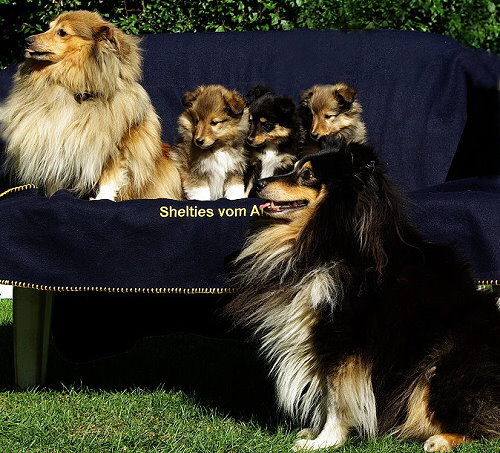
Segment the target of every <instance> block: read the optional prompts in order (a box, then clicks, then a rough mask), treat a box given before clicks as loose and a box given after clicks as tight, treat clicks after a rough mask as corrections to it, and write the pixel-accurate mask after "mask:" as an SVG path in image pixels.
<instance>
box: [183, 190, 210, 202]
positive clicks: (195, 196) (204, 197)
mask: <svg viewBox="0 0 500 453" xmlns="http://www.w3.org/2000/svg"><path fill="white" fill-rule="evenodd" d="M186 198H187V199H188V200H199V201H208V200H210V187H208V186H203V187H193V188H190V189H186Z"/></svg>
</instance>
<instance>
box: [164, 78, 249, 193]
mask: <svg viewBox="0 0 500 453" xmlns="http://www.w3.org/2000/svg"><path fill="white" fill-rule="evenodd" d="M182 104H183V105H184V107H185V110H184V111H183V112H182V114H181V115H180V116H179V138H178V142H177V145H176V147H175V148H174V150H173V152H172V158H173V159H174V161H175V162H176V164H177V168H178V169H179V172H180V174H181V179H182V185H183V187H184V192H185V194H186V197H187V198H188V199H189V200H216V199H217V198H221V197H226V198H229V199H231V200H232V199H237V198H243V197H245V190H244V181H243V178H244V173H245V170H246V166H247V152H246V150H245V147H244V140H245V135H246V131H247V130H248V112H247V111H246V109H245V100H244V99H243V98H242V97H241V96H240V94H239V93H238V92H236V91H231V90H228V89H227V88H225V87H223V86H222V85H207V86H200V87H198V88H196V89H195V90H194V91H192V92H187V93H184V96H183V98H182Z"/></svg>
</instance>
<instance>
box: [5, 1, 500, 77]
mask: <svg viewBox="0 0 500 453" xmlns="http://www.w3.org/2000/svg"><path fill="white" fill-rule="evenodd" d="M72 9H89V10H95V11H99V12H100V13H101V14H102V15H103V16H104V17H105V18H106V19H108V20H110V21H112V22H113V23H115V24H117V25H119V26H120V27H121V28H123V29H124V30H125V31H127V32H128V33H132V34H144V33H160V32H174V33H180V32H202V31H229V30H240V31H241V30H291V29H295V28H318V29H325V28H333V29H339V28H354V29H365V28H386V29H400V30H418V31H425V32H433V33H440V34H444V35H447V36H451V37H452V38H455V39H457V40H458V41H461V42H462V43H464V44H467V45H470V46H473V47H481V48H483V49H486V50H489V51H491V52H494V53H499V52H500V18H499V7H497V6H496V5H495V3H494V1H493V0H262V1H257V0H250V1H240V0H198V1H188V0H167V1H162V0H88V1H85V0H68V1H63V0H0V34H1V38H2V41H1V42H2V46H1V48H0V67H4V66H5V65H7V64H9V63H12V62H14V61H18V60H20V59H21V58H22V57H23V43H24V38H25V37H26V36H28V35H31V34H33V33H38V32H40V31H42V30H44V29H46V27H47V24H48V22H50V20H51V19H52V18H54V17H55V16H56V15H57V14H59V13H61V12H63V11H68V10H72Z"/></svg>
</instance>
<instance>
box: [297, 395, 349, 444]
mask: <svg viewBox="0 0 500 453" xmlns="http://www.w3.org/2000/svg"><path fill="white" fill-rule="evenodd" d="M331 395H332V393H331V392H329V399H330V400H329V401H328V406H327V416H326V421H325V424H324V426H323V429H322V430H321V432H320V433H319V435H318V436H317V437H316V438H315V439H298V440H296V441H295V445H294V447H293V450H294V451H301V450H306V451H307V450H319V449H320V448H327V447H339V446H341V445H342V444H343V443H344V442H345V441H346V439H347V434H348V432H349V427H348V426H346V425H345V424H344V423H342V421H341V419H340V417H339V414H338V410H337V408H336V406H335V403H334V401H333V400H332V399H331ZM299 434H300V433H299Z"/></svg>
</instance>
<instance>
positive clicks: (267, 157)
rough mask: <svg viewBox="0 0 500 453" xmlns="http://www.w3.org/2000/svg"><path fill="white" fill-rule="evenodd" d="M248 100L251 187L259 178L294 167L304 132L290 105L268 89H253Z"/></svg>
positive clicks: (247, 139)
mask: <svg viewBox="0 0 500 453" xmlns="http://www.w3.org/2000/svg"><path fill="white" fill-rule="evenodd" d="M247 98H250V100H251V102H250V104H249V123H250V128H249V130H248V136H247V138H246V143H247V145H248V146H249V147H250V172H249V173H250V178H249V179H250V185H252V184H253V181H254V180H256V179H260V178H267V177H268V176H273V175H275V174H278V173H284V172H285V171H286V170H289V169H291V168H292V167H293V164H294V163H295V161H296V160H297V157H298V153H299V151H300V149H301V148H302V145H303V142H304V135H305V133H304V129H303V128H302V125H301V121H300V118H299V116H298V113H297V111H296V109H295V104H294V103H293V101H292V100H291V99H290V98H288V97H285V96H279V95H277V94H276V93H274V92H273V91H272V90H271V89H269V88H266V87H262V86H255V87H253V88H252V89H251V90H250V91H249V92H248V94H247Z"/></svg>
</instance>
